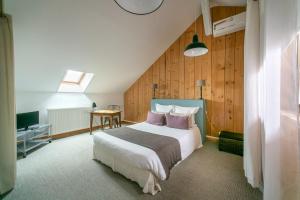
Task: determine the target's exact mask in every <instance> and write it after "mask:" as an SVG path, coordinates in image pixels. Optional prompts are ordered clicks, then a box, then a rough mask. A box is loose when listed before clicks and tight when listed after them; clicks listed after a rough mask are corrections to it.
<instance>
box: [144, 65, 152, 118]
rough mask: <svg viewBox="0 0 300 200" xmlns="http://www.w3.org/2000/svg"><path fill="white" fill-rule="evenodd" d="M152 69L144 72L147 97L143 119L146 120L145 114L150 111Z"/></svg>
mask: <svg viewBox="0 0 300 200" xmlns="http://www.w3.org/2000/svg"><path fill="white" fill-rule="evenodd" d="M152 77H153V76H152V68H151V67H150V68H149V69H148V70H147V72H146V91H147V95H146V98H145V102H144V103H145V107H144V109H145V110H144V119H143V120H145V119H146V118H147V113H148V111H149V110H151V99H152Z"/></svg>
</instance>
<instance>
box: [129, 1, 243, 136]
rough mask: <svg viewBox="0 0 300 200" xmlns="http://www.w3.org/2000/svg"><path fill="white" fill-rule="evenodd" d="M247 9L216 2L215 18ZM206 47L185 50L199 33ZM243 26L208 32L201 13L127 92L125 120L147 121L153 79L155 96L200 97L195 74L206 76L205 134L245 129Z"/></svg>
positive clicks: (198, 77) (213, 13)
mask: <svg viewBox="0 0 300 200" xmlns="http://www.w3.org/2000/svg"><path fill="white" fill-rule="evenodd" d="M243 11H245V7H214V8H212V9H211V13H212V19H213V21H217V20H220V19H223V18H226V17H229V16H231V15H234V14H237V13H240V12H243ZM195 23H196V25H197V28H196V30H197V33H198V36H199V40H200V41H203V42H204V43H205V44H206V46H207V48H208V50H209V51H208V53H207V54H205V55H203V56H200V57H196V58H189V57H185V56H184V55H183V52H184V49H185V47H186V45H188V44H189V43H191V41H192V37H193V35H194V33H195ZM243 73H244V30H242V31H239V32H236V33H232V34H229V35H225V36H221V37H217V38H214V37H212V36H211V35H210V36H206V35H205V33H204V25H203V18H202V16H200V17H199V18H198V19H197V20H196V21H195V22H194V23H193V24H191V26H190V27H188V29H187V30H186V31H185V32H184V33H183V34H182V35H181V36H180V37H179V38H178V39H177V40H176V41H174V43H173V44H171V45H170V47H169V48H168V49H167V50H166V51H165V52H164V53H163V54H162V55H161V57H159V58H158V59H157V60H156V61H155V62H154V64H153V65H152V66H150V67H149V68H148V69H147V70H146V72H145V73H144V74H143V75H142V76H141V77H140V78H139V79H138V80H137V81H136V82H135V83H134V84H133V85H132V86H131V87H130V88H129V89H128V90H127V91H126V92H125V93H124V101H125V102H124V105H125V120H129V121H136V122H137V121H144V120H145V119H146V117H147V112H148V110H149V109H150V101H151V98H152V83H157V84H158V90H157V95H156V97H157V98H174V99H197V98H199V97H200V93H199V88H196V87H195V82H196V80H201V79H204V80H206V86H205V87H203V97H204V99H205V100H206V117H207V120H206V121H207V125H206V127H207V135H210V136H218V132H219V131H220V130H229V131H236V132H243V113H244V110H243V101H244V97H243V91H244V89H243V87H244V76H243Z"/></svg>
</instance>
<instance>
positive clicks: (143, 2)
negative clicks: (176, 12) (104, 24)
mask: <svg viewBox="0 0 300 200" xmlns="http://www.w3.org/2000/svg"><path fill="white" fill-rule="evenodd" d="M114 1H115V2H116V4H117V5H118V6H119V7H120V8H122V9H123V10H125V11H126V12H129V13H131V14H135V15H147V14H150V13H153V12H155V11H156V10H158V9H159V8H160V7H161V5H162V4H163V2H164V0H114Z"/></svg>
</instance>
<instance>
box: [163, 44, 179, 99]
mask: <svg viewBox="0 0 300 200" xmlns="http://www.w3.org/2000/svg"><path fill="white" fill-rule="evenodd" d="M179 57H180V40H179V39H178V40H176V41H175V42H174V43H173V44H172V45H171V47H170V48H169V49H168V50H167V51H166V84H167V93H166V98H172V99H178V98H179V67H180V65H179Z"/></svg>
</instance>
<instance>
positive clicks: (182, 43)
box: [178, 34, 185, 99]
mask: <svg viewBox="0 0 300 200" xmlns="http://www.w3.org/2000/svg"><path fill="white" fill-rule="evenodd" d="M184 49H185V35H184V34H182V35H181V37H180V38H179V66H178V68H179V69H178V73H179V74H178V82H179V88H178V96H179V99H184V94H185V85H184V84H185V67H184V62H185V56H184V55H183V52H184Z"/></svg>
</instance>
